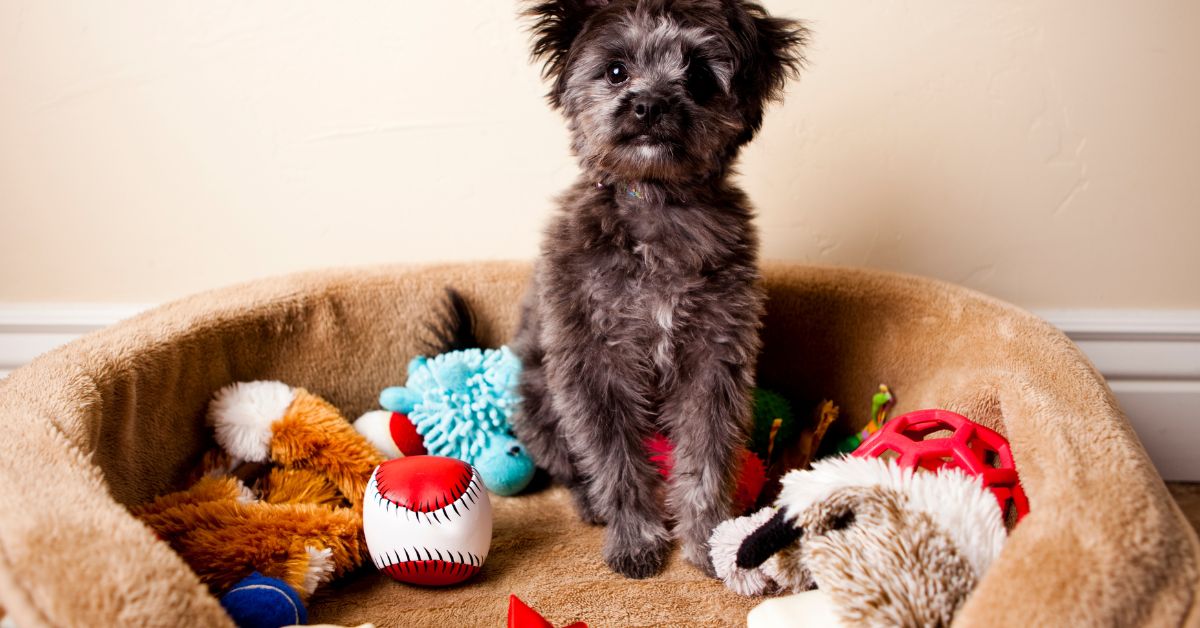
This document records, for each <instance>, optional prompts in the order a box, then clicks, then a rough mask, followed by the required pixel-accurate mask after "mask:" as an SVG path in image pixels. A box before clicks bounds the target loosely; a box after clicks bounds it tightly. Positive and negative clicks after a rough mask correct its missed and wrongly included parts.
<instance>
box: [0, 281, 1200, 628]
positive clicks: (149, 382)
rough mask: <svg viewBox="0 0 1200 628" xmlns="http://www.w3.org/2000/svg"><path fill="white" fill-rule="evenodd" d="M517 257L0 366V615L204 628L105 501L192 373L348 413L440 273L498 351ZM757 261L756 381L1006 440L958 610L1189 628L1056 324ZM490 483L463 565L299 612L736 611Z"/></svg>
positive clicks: (157, 443)
mask: <svg viewBox="0 0 1200 628" xmlns="http://www.w3.org/2000/svg"><path fill="white" fill-rule="evenodd" d="M529 271H530V268H529V266H528V265H527V264H524V263H487V264H471V265H445V266H434V267H421V268H413V267H383V268H368V269H356V270H343V271H327V272H318V273H309V274H302V275H296V276H290V277H284V278H279V279H273V280H267V281H261V282H256V283H251V284H246V285H241V286H236V287H232V288H228V289H224V290H218V291H215V292H209V293H206V294H202V295H198V296H195V297H192V298H190V299H186V300H184V301H180V302H177V303H173V304H171V305H167V306H165V307H161V308H158V309H155V310H153V311H151V312H148V313H146V314H143V315H141V316H138V317H136V318H134V319H131V320H129V321H126V322H124V323H121V324H119V325H117V326H114V327H112V328H110V329H107V330H104V331H101V332H98V333H95V334H92V335H89V336H87V337H85V338H83V339H80V340H78V341H76V342H73V343H71V344H69V345H67V346H66V347H63V348H62V349H59V350H57V351H54V352H52V353H50V354H47V355H45V356H42V357H41V358H39V359H38V360H36V361H35V362H34V363H33V364H31V365H29V366H27V367H25V368H23V369H20V370H18V371H16V372H14V373H13V374H12V375H11V376H10V377H9V379H8V380H7V381H6V382H4V383H0V425H3V427H4V429H3V431H2V432H0V606H2V607H4V608H5V609H7V611H8V612H9V613H10V615H11V616H12V619H14V620H15V621H16V622H17V624H18V625H19V626H21V627H22V628H28V627H33V626H84V625H87V626H95V625H138V626H155V625H162V626H167V625H197V626H199V625H206V626H207V625H213V626H221V625H228V619H227V618H225V617H224V615H223V614H222V612H221V610H220V608H219V606H218V605H217V603H216V601H215V600H214V599H213V598H212V597H210V596H209V595H208V594H207V593H206V592H205V590H204V589H203V588H202V587H201V585H200V584H199V582H198V581H197V579H196V577H195V576H194V575H193V574H192V573H191V572H190V571H189V570H188V568H187V567H186V566H185V565H184V564H183V562H182V561H180V560H179V559H178V558H177V557H176V556H175V555H174V554H172V553H171V551H170V550H169V549H168V547H167V546H166V544H164V543H161V542H159V541H157V540H156V539H155V538H154V536H153V535H152V534H151V533H150V532H149V531H148V530H147V529H145V528H144V527H142V526H141V524H139V523H138V522H137V521H136V520H134V519H133V518H132V517H130V516H129V515H128V513H127V511H126V509H125V507H126V506H129V505H133V504H138V503H141V502H143V501H145V500H148V499H149V498H151V497H152V496H154V495H155V494H158V493H162V492H165V491H167V490H170V489H172V488H176V487H178V484H179V483H180V482H181V481H182V480H183V478H184V475H185V474H186V472H187V471H188V470H189V469H190V468H191V467H192V466H193V465H194V464H195V463H196V462H197V461H198V456H199V455H200V453H201V452H202V451H203V450H204V449H205V448H206V447H208V446H209V445H210V444H211V440H210V436H209V434H208V433H207V430H206V429H205V427H204V422H203V412H204V407H205V404H206V402H207V400H208V399H209V396H210V395H211V394H212V393H213V391H215V390H217V389H218V388H220V387H221V386H223V385H225V384H228V383H230V382H232V381H237V380H254V379H279V380H282V381H285V382H287V383H289V384H291V385H294V386H303V387H305V388H307V389H309V390H311V391H312V392H314V393H316V394H318V395H321V396H323V397H325V398H326V399H328V400H329V401H331V402H332V403H334V404H335V405H337V406H338V407H339V408H341V409H342V410H343V412H344V413H345V414H346V415H347V416H357V415H358V414H359V413H361V412H363V411H365V410H367V409H369V408H371V407H372V405H373V403H374V400H375V399H376V397H377V395H378V393H379V390H380V389H381V388H382V387H384V386H387V385H391V384H398V383H401V382H402V379H403V376H404V367H405V364H406V362H407V361H408V360H409V358H411V357H412V356H413V354H414V352H415V351H416V350H417V347H418V344H417V342H418V339H419V336H420V334H421V333H422V332H421V329H422V326H423V325H424V324H425V323H426V322H427V321H429V320H430V319H431V318H432V317H433V316H434V308H435V307H436V305H437V303H438V299H439V298H440V294H441V290H442V288H443V286H446V285H453V286H455V287H457V288H459V289H460V290H461V291H462V292H463V293H464V294H465V296H466V297H467V299H468V300H469V302H470V303H471V304H472V306H474V308H475V309H476V310H477V312H478V313H479V317H480V327H481V331H482V334H483V336H484V338H485V340H486V341H488V342H490V343H501V342H503V341H504V340H506V339H507V338H508V336H509V334H510V333H511V332H512V331H513V329H514V328H515V325H516V317H517V301H518V298H519V295H520V294H521V292H522V290H523V289H524V285H525V281H526V279H527V277H528V275H529ZM764 274H765V281H766V287H767V290H768V293H769V295H770V301H769V304H768V316H767V320H766V328H765V330H764V340H765V346H766V349H765V352H764V355H763V357H762V359H761V361H760V380H761V381H762V382H763V383H764V384H766V385H767V386H769V387H772V388H775V389H778V390H780V391H782V392H784V393H785V394H786V395H788V396H789V397H791V398H793V399H811V400H813V401H816V400H818V399H819V398H822V397H829V398H832V399H835V400H837V401H838V402H839V403H840V404H841V405H842V409H843V415H842V416H843V420H844V421H845V422H846V424H845V425H842V426H839V427H840V428H841V429H842V430H843V431H845V430H848V429H849V427H851V426H853V425H857V424H861V423H864V422H865V421H866V419H867V417H866V414H867V406H868V404H869V398H870V394H871V393H872V392H874V390H875V389H876V386H877V385H878V384H879V383H880V382H885V383H887V384H889V385H890V386H891V387H892V389H893V390H894V391H896V393H897V395H898V398H899V404H898V407H897V408H896V410H895V412H897V413H899V412H905V411H908V410H913V409H917V408H923V407H944V408H948V409H951V410H955V411H958V412H961V413H963V414H966V415H967V416H970V417H972V418H974V419H976V420H979V421H981V422H983V423H985V424H987V425H989V426H991V427H993V428H995V429H997V430H999V431H1001V432H1002V433H1005V434H1006V435H1007V436H1008V437H1009V438H1010V439H1011V441H1012V445H1013V450H1014V455H1015V457H1016V462H1017V466H1018V468H1019V470H1020V472H1021V474H1022V478H1023V480H1024V483H1025V489H1026V492H1027V493H1028V496H1029V499H1030V502H1031V508H1032V512H1031V514H1030V515H1029V516H1028V517H1027V518H1026V519H1025V520H1024V521H1023V522H1022V523H1021V525H1020V526H1019V527H1018V528H1017V529H1016V531H1015V532H1014V533H1013V535H1012V537H1011V538H1010V539H1009V542H1008V544H1007V546H1006V548H1005V549H1004V551H1003V552H1002V554H1001V555H1000V558H999V559H998V560H997V561H996V563H995V564H994V565H993V566H992V568H991V571H990V572H989V573H988V574H987V576H986V577H985V578H984V579H983V581H982V582H981V583H980V585H979V588H978V589H977V590H976V592H975V594H974V595H973V596H972V597H971V599H970V600H969V601H968V602H967V604H966V606H965V607H964V608H963V610H962V612H961V613H960V615H959V616H958V623H960V624H962V625H978V626H995V625H1081V624H1106V625H1135V624H1147V625H1175V624H1181V623H1182V624H1187V625H1196V626H1200V604H1198V601H1197V594H1198V582H1200V572H1198V559H1200V544H1198V542H1197V537H1196V533H1195V531H1194V530H1193V529H1192V528H1191V527H1190V526H1189V525H1188V524H1187V522H1186V521H1185V520H1184V519H1183V515H1182V514H1181V512H1180V510H1179V508H1178V507H1177V506H1176V505H1175V503H1174V502H1173V501H1172V500H1171V498H1170V496H1169V494H1168V493H1167V490H1166V488H1165V486H1164V485H1163V483H1162V481H1161V480H1160V479H1159V477H1158V475H1157V474H1156V473H1155V472H1154V469H1153V467H1152V466H1151V464H1150V461H1149V460H1148V458H1147V457H1146V454H1145V452H1144V450H1143V449H1142V447H1141V445H1140V444H1139V443H1138V441H1137V438H1136V437H1135V435H1134V433H1133V431H1132V430H1131V429H1130V427H1129V425H1128V423H1127V422H1126V421H1125V419H1124V417H1123V415H1122V413H1121V410H1120V408H1118V407H1117V405H1116V403H1115V401H1114V399H1113V396H1112V393H1111V392H1110V391H1109V389H1108V388H1107V387H1106V386H1105V385H1104V383H1103V382H1102V380H1101V378H1100V377H1099V375H1098V374H1097V373H1096V372H1095V370H1094V369H1093V368H1092V367H1091V365H1090V364H1089V363H1088V362H1087V360H1086V359H1085V358H1084V357H1083V356H1082V355H1081V354H1080V353H1079V351H1078V350H1077V349H1076V348H1075V347H1074V346H1073V345H1072V344H1071V343H1070V342H1069V341H1068V340H1067V339H1066V338H1065V337H1063V336H1062V335H1061V334H1060V333H1058V332H1057V331H1055V330H1054V329H1052V328H1051V327H1050V326H1048V325H1047V324H1045V323H1043V322H1041V321H1039V320H1037V319H1035V318H1034V317H1032V316H1031V315H1029V314H1027V313H1025V312H1023V311H1021V310H1018V309H1016V308H1013V307H1011V306H1008V305H1005V304H1003V303H1000V302H998V301H995V300H993V299H989V298H987V297H984V296H981V295H978V294H975V293H972V292H970V291H967V290H964V289H961V288H958V287H955V286H951V285H947V284H942V283H937V282H933V281H928V280H924V279H919V278H914V277H907V276H899V275H892V274H885V273H879V272H871V271H861V270H847V269H834V268H812V267H804V266H790V265H768V266H767V268H766V269H765V273H764ZM834 436H836V434H835V435H834ZM495 500H496V502H495V503H496V525H495V539H494V541H493V548H492V551H491V554H490V555H489V558H488V562H487V564H486V566H485V568H484V570H483V573H482V574H481V576H480V577H479V578H478V579H476V580H474V581H472V582H471V583H469V584H467V585H465V586H462V587H459V588H454V589H449V590H430V589H421V588H416V587H409V586H405V585H400V584H396V583H393V582H390V581H387V580H386V579H384V578H380V577H379V576H378V575H376V574H374V573H370V572H364V573H361V574H357V575H354V576H351V577H350V578H348V579H347V580H345V581H343V582H341V583H339V584H337V585H335V586H331V587H329V588H327V589H325V590H324V592H318V594H317V595H316V596H315V597H314V598H313V600H312V606H311V619H312V621H314V622H330V623H336V624H347V625H353V624H357V623H361V622H367V621H371V622H374V623H376V624H377V625H379V626H419V625H440V626H451V625H492V626H494V625H501V624H502V622H503V621H504V617H505V609H506V608H507V596H508V594H509V593H516V594H518V595H519V596H521V597H522V598H523V599H525V600H526V601H527V602H528V603H529V604H530V605H531V606H533V607H534V608H536V609H538V610H539V611H541V612H542V613H543V614H544V615H545V616H546V617H547V618H548V619H550V620H551V621H552V622H554V623H555V624H556V625H562V624H565V623H567V622H569V621H573V620H577V619H578V620H586V621H588V622H589V624H591V625H594V626H609V625H664V624H666V625H670V624H675V625H681V624H716V625H719V624H730V625H736V624H741V623H743V622H744V621H745V613H746V611H747V610H748V609H749V608H750V607H751V606H753V605H754V604H755V603H756V602H757V601H758V600H756V599H753V598H741V597H738V596H736V595H735V594H733V593H730V592H727V591H726V590H725V589H724V588H723V587H722V586H721V585H720V584H719V583H717V582H715V581H711V580H705V579H704V578H702V577H701V576H700V574H699V573H698V572H697V571H696V570H695V569H693V568H691V567H689V566H687V565H686V564H684V563H683V562H682V561H680V560H679V559H678V557H676V558H675V559H674V560H672V562H671V563H670V565H669V566H668V569H667V571H666V572H665V573H664V574H662V575H661V576H659V577H657V578H653V579H650V580H645V581H632V580H624V579H622V578H619V577H617V576H615V575H613V574H612V573H610V572H608V570H607V569H606V568H605V567H604V565H603V563H602V562H601V560H600V553H599V547H600V537H601V531H600V530H599V529H596V528H589V527H587V526H585V525H583V524H581V523H579V522H578V520H577V519H576V518H575V517H574V515H573V513H572V512H571V509H570V506H569V499H568V498H567V497H566V495H565V494H564V493H563V492H562V491H561V490H559V489H549V490H546V491H543V492H540V493H537V494H534V495H529V496H522V497H517V498H507V499H504V498H495Z"/></svg>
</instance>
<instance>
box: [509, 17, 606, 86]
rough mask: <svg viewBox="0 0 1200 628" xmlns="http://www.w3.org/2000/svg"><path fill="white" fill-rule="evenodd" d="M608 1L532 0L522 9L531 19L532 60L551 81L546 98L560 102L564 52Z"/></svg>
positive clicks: (563, 84) (563, 78)
mask: <svg viewBox="0 0 1200 628" xmlns="http://www.w3.org/2000/svg"><path fill="white" fill-rule="evenodd" d="M608 3H609V0H535V1H534V2H531V3H529V4H528V5H527V8H526V9H525V10H524V11H523V12H522V13H523V15H525V16H526V17H529V18H532V19H533V27H532V28H531V29H530V30H531V32H532V34H533V54H532V56H533V59H534V60H535V61H541V62H542V63H543V64H544V65H543V66H542V76H543V77H544V78H548V79H550V80H552V81H554V87H553V88H552V89H551V90H550V94H549V95H548V98H549V99H550V104H552V105H554V106H555V107H558V106H559V105H560V104H561V100H560V97H561V96H562V91H563V88H564V87H565V77H564V74H565V71H566V69H567V60H568V53H569V52H570V51H571V45H572V44H573V43H575V38H576V37H578V36H579V34H580V33H581V32H583V28H584V26H585V25H586V24H587V21H588V20H589V19H590V18H591V17H592V15H593V14H594V13H595V12H596V11H598V10H600V9H602V8H604V7H605V6H607V5H608Z"/></svg>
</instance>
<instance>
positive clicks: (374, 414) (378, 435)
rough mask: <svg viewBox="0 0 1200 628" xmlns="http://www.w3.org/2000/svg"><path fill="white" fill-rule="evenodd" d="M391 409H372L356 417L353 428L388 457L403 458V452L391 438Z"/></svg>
mask: <svg viewBox="0 0 1200 628" xmlns="http://www.w3.org/2000/svg"><path fill="white" fill-rule="evenodd" d="M391 421H392V411H391V410H372V411H370V412H367V413H366V414H364V415H362V416H360V417H358V420H356V421H355V422H354V430H355V431H357V432H358V433H359V434H362V435H363V438H366V439H367V441H368V442H370V443H371V444H372V445H374V446H375V449H378V450H379V451H380V452H381V453H382V454H383V455H384V456H387V457H388V459H389V460H390V459H392V458H403V457H404V454H403V453H402V452H401V451H400V448H399V447H397V446H396V441H394V440H392V427H391Z"/></svg>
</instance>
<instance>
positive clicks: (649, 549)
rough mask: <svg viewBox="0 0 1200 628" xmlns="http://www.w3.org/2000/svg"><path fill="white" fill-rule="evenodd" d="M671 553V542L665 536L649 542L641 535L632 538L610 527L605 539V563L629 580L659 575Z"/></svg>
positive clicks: (658, 536) (659, 536) (657, 536)
mask: <svg viewBox="0 0 1200 628" xmlns="http://www.w3.org/2000/svg"><path fill="white" fill-rule="evenodd" d="M670 552H671V541H670V539H669V538H667V536H666V535H665V534H664V535H656V536H655V537H654V538H651V539H649V540H647V539H646V538H644V537H640V535H639V537H634V538H631V537H630V536H627V535H622V534H619V533H618V532H617V530H615V529H614V528H612V527H610V528H609V529H608V534H606V535H605V539H604V562H605V563H607V564H608V567H609V568H610V569H612V570H613V571H615V572H617V573H619V574H621V575H623V576H625V577H627V578H637V579H641V578H649V577H650V576H653V575H656V574H658V572H660V571H662V568H663V565H665V564H666V562H667V555H668V554H669V553H670Z"/></svg>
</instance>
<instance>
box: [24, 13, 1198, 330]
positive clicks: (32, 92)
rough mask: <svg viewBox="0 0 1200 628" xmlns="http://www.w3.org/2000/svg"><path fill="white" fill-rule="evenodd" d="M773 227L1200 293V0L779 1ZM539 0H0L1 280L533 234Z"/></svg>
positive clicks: (144, 284) (803, 245)
mask: <svg viewBox="0 0 1200 628" xmlns="http://www.w3.org/2000/svg"><path fill="white" fill-rule="evenodd" d="M767 5H768V6H769V8H770V9H772V10H773V11H775V12H777V13H781V14H787V15H790V16H796V17H804V18H807V19H809V20H810V22H811V27H812V28H813V30H814V32H815V38H814V44H813V46H812V48H811V50H810V55H809V56H810V59H811V66H810V69H809V70H808V71H807V72H806V73H805V75H804V77H803V79H802V80H801V81H800V82H799V83H798V84H796V85H793V86H792V88H791V89H790V91H789V94H788V100H787V104H786V105H785V106H783V107H777V108H775V109H774V110H772V112H771V113H770V115H769V116H768V119H767V122H766V125H765V128H764V131H763V133H762V135H761V136H760V139H759V140H758V141H757V142H756V143H755V144H754V145H753V146H752V147H751V148H750V149H749V150H748V151H747V153H746V154H745V159H744V163H743V167H742V171H743V172H744V176H743V181H744V184H745V187H746V188H747V189H748V191H749V192H750V193H751V196H752V198H754V200H755V201H756V204H757V206H758V207H759V209H760V222H759V224H760V226H761V228H762V230H763V236H764V237H763V244H764V247H763V248H764V255H765V256H767V257H773V258H786V259H793V260H804V261H810V262H817V263H831V264H845V265H868V266H875V267H881V268H890V269H896V270H902V271H909V272H916V273H922V274H928V275H933V276H936V277H941V278H944V279H948V280H951V281H956V282H961V283H965V284H967V285H969V286H971V287H974V288H977V289H980V290H983V291H985V292H989V293H992V294H995V295H997V296H1000V297H1002V298H1006V299H1009V300H1012V301H1015V302H1017V303H1020V304H1023V305H1026V306H1030V307H1058V308H1064V307H1065V308H1093V307H1095V308H1119V307H1136V308H1193V309H1194V308H1200V281H1197V280H1196V278H1195V273H1196V272H1197V271H1200V246H1197V244H1196V241H1197V234H1200V211H1197V209H1198V208H1197V204H1198V202H1200V158H1198V152H1200V122H1198V119H1200V113H1198V112H1200V72H1197V71H1196V69H1195V67H1194V66H1195V63H1196V61H1197V60H1200V37H1196V36H1195V28H1196V25H1197V24H1200V3H1197V2H1194V1H1193V0H1148V1H1146V2H1139V3H1124V2H1122V3H1117V2H1089V1H1085V0H1058V1H1046V0H1007V1H1005V2H996V1H995V0H962V1H957V2H928V1H927V2H920V1H918V0H893V1H886V2H885V1H876V2H852V3H848V2H839V1H836V0H807V1H803V2H802V1H800V0H768V2H767ZM543 92H544V87H543V86H542V85H541V84H540V83H539V80H538V76H537V72H536V70H535V69H533V68H532V67H531V66H529V65H528V64H527V59H526V38H525V34H524V33H523V31H522V29H521V25H520V24H519V23H518V21H517V19H516V17H515V9H514V5H513V3H511V2H507V1H500V0H470V1H468V0H458V1H456V2H376V3H369V4H368V3H353V4H352V5H347V4H345V3H304V2H294V1H291V0H289V1H286V2H285V1H282V0H278V1H264V2H254V3H247V2H237V1H235V0H206V1H205V2H188V1H184V0H145V1H141V2H136V1H133V0H114V1H112V2H92V1H90V0H77V1H73V2H68V1H65V0H8V1H6V2H0V301H114V302H121V301H128V302H156V301H161V300H164V299H167V298H171V297H175V296H179V295H182V294H186V293H188V292H192V291H195V290H199V289H203V288H207V287H212V286H217V285H220V284H224V283H228V282H233V281H238V280H242V279H246V278H251V277H256V276H262V275H268V274H274V273H280V272H286V271H291V270H297V269H304V268H315V267H322V266H329V265H346V264H363V263H375V262H390V261H419V260H443V259H482V258H529V257H532V256H533V255H535V253H536V247H537V241H538V239H539V234H540V229H541V225H542V224H543V222H544V220H545V218H546V216H547V214H548V212H549V211H550V208H551V201H550V199H551V197H552V196H553V195H554V194H555V193H556V191H557V190H559V189H560V188H562V187H563V186H565V185H566V184H567V183H568V182H569V181H570V180H571V179H572V178H573V176H574V174H575V172H576V170H575V166H574V163H573V161H572V160H571V159H570V157H569V156H568V154H567V148H566V137H565V134H564V132H563V131H562V124H561V122H560V121H559V120H558V118H557V116H556V115H555V114H553V113H551V112H549V111H548V110H547V109H546V107H545V106H544V105H543V103H542V101H541V99H540V97H541V94H542V93H543Z"/></svg>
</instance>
